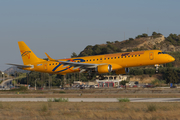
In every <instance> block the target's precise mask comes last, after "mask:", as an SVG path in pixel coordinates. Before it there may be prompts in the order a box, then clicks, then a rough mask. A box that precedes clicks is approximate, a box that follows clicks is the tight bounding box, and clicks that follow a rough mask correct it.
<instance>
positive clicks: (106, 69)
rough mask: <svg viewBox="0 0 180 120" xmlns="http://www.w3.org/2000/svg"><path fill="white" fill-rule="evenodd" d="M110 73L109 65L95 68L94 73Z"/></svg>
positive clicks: (110, 67)
mask: <svg viewBox="0 0 180 120" xmlns="http://www.w3.org/2000/svg"><path fill="white" fill-rule="evenodd" d="M111 71H112V66H111V65H99V66H97V68H96V72H98V73H99V74H103V73H109V72H111Z"/></svg>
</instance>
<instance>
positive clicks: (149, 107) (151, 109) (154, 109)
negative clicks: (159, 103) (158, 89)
mask: <svg viewBox="0 0 180 120" xmlns="http://www.w3.org/2000/svg"><path fill="white" fill-rule="evenodd" d="M147 111H148V112H153V111H156V105H154V104H150V105H147Z"/></svg>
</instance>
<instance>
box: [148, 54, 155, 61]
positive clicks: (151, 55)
mask: <svg viewBox="0 0 180 120" xmlns="http://www.w3.org/2000/svg"><path fill="white" fill-rule="evenodd" d="M149 59H150V60H153V59H154V53H153V52H150V53H149Z"/></svg>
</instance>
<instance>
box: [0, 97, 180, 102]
mask: <svg viewBox="0 0 180 120" xmlns="http://www.w3.org/2000/svg"><path fill="white" fill-rule="evenodd" d="M49 99H50V98H0V101H1V102H47V101H48V100H49ZM52 100H53V98H52ZM129 100H130V102H180V98H129ZM68 101H69V102H118V99H117V98H68Z"/></svg>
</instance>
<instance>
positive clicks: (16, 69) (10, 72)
mask: <svg viewBox="0 0 180 120" xmlns="http://www.w3.org/2000/svg"><path fill="white" fill-rule="evenodd" d="M15 71H16V72H21V73H28V72H29V71H26V70H21V69H18V68H17V67H10V68H8V69H7V70H5V71H4V72H5V73H9V74H14V72H15Z"/></svg>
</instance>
